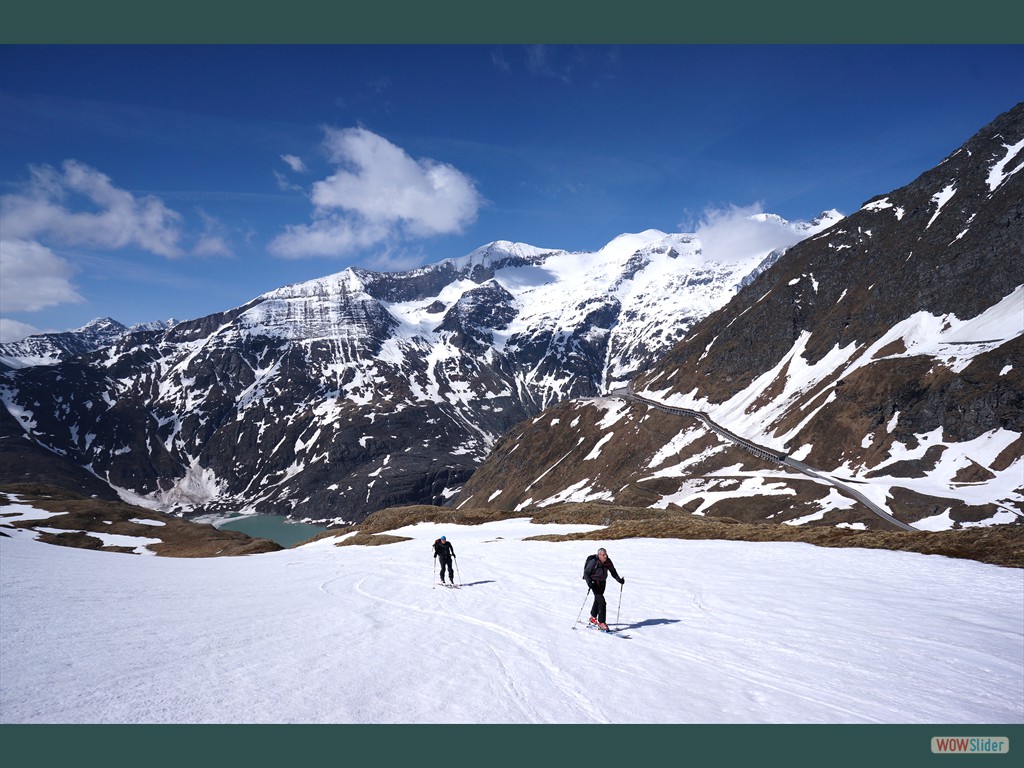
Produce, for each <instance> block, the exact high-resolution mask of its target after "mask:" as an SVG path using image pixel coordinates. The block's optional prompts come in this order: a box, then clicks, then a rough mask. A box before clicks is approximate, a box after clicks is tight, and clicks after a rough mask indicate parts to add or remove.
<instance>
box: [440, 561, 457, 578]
mask: <svg viewBox="0 0 1024 768" xmlns="http://www.w3.org/2000/svg"><path fill="white" fill-rule="evenodd" d="M445 568H447V569H448V580H449V581H451V583H452V584H454V583H455V574H454V573H452V559H451V558H450V557H442V558H441V583H442V584H443V583H444V569H445Z"/></svg>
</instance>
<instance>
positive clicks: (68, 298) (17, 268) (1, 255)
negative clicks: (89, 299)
mask: <svg viewBox="0 0 1024 768" xmlns="http://www.w3.org/2000/svg"><path fill="white" fill-rule="evenodd" d="M6 228H7V224H6V221H5V222H4V229H6ZM73 273H74V268H73V267H72V266H71V264H69V263H68V262H67V261H65V260H64V259H62V258H60V257H59V256H57V255H56V254H55V253H54V252H53V251H51V250H50V249H49V248H47V247H45V246H43V245H40V244H39V243H35V242H31V241H27V240H17V239H10V240H6V239H5V240H0V305H2V306H3V309H4V311H5V312H35V311H36V310H39V309H43V308H44V307H52V306H54V305H56V304H67V303H77V302H81V301H84V299H83V298H82V297H81V296H80V295H79V294H78V292H77V291H76V290H75V288H74V286H73V285H72V284H71V275H72V274H73Z"/></svg>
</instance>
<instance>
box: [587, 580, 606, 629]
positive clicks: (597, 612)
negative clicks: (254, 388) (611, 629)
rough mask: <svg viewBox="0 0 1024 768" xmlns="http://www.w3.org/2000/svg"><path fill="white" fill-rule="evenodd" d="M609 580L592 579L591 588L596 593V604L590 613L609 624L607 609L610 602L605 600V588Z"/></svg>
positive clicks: (603, 622)
mask: <svg viewBox="0 0 1024 768" xmlns="http://www.w3.org/2000/svg"><path fill="white" fill-rule="evenodd" d="M607 583H608V582H606V581H592V582H590V589H591V590H592V591H593V593H594V604H593V606H591V608H590V615H591V616H593V617H594V618H595V619H597V620H598V621H600V622H601V623H602V624H607V623H608V622H607V621H606V619H607V611H608V604H607V603H605V600H604V588H605V585H606V584H607Z"/></svg>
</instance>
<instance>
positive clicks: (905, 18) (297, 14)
mask: <svg viewBox="0 0 1024 768" xmlns="http://www.w3.org/2000/svg"><path fill="white" fill-rule="evenodd" d="M1012 6H1013V4H1012V3H1007V2H1006V0H973V2H971V3H970V5H968V6H964V5H962V4H959V3H953V2H941V0H940V1H939V2H935V1H934V0H931V1H930V2H926V1H925V0H918V2H906V0H904V1H903V2H900V1H899V0H895V1H894V0H859V1H858V2H856V3H844V4H831V5H830V4H828V3H822V2H820V1H819V0H782V1H781V2H780V1H779V0H776V2H764V1H759V2H754V1H753V0H733V1H732V2H729V1H728V0H726V1H725V2H717V3H707V2H705V3H701V2H686V3H683V2H677V3H671V2H669V0H616V2H611V0H516V2H487V1H486V0H431V1H429V2H428V1H427V0H358V1H357V0H289V2H279V3H272V2H262V3H261V2H240V0H175V2H173V3H165V4H162V5H156V4H150V3H144V2H139V0H91V1H89V2H85V1H83V0H32V2H10V3H7V4H6V5H5V8H4V11H3V16H2V19H0V44H4V43H56V44H65V43H470V42H471V43H487V44H510V43H616V44H629V43H816V44H821V43H824V44H836V43H1020V42H1024V34H1022V33H1021V31H1020V30H1021V28H1024V25H1022V24H1021V23H1020V18H1019V17H1020V15H1021V14H1020V12H1019V11H1016V12H1014V11H1012V10H1010V9H1011V8H1012ZM1014 15H1016V16H1017V17H1018V18H1017V23H1016V24H1015V23H1014V21H1013V19H1012V17H1013V16H1014Z"/></svg>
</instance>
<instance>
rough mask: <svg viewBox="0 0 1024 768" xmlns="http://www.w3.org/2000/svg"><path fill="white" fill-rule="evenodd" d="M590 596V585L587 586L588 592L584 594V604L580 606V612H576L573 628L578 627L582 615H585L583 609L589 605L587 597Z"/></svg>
mask: <svg viewBox="0 0 1024 768" xmlns="http://www.w3.org/2000/svg"><path fill="white" fill-rule="evenodd" d="M588 597H590V587H589V586H588V587H587V594H586V595H584V596H583V605H581V606H580V612H579V613H577V614H576V621H575V622H574V623H573V625H572V628H573V629H576V625H577V624H579V623H580V616H582V615H583V609H584V608H586V607H587V598H588Z"/></svg>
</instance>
